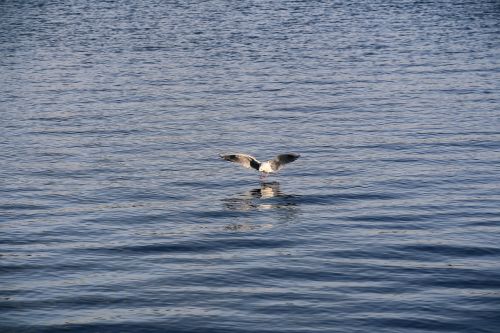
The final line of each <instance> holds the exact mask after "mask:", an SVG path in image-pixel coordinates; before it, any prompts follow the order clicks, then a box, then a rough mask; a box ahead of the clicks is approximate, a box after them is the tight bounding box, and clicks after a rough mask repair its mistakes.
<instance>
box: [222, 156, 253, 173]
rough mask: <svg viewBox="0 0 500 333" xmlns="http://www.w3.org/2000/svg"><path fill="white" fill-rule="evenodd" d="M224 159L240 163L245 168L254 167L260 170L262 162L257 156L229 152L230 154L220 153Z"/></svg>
mask: <svg viewBox="0 0 500 333" xmlns="http://www.w3.org/2000/svg"><path fill="white" fill-rule="evenodd" d="M219 156H220V157H221V158H222V159H225V160H226V161H230V162H234V163H238V164H240V165H242V166H244V167H245V168H254V169H255V170H259V167H260V162H259V161H258V160H257V159H255V157H253V156H250V155H246V154H229V155H219Z"/></svg>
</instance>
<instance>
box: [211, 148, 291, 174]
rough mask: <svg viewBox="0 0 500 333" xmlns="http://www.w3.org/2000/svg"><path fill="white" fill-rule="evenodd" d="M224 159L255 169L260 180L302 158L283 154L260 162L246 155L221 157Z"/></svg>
mask: <svg viewBox="0 0 500 333" xmlns="http://www.w3.org/2000/svg"><path fill="white" fill-rule="evenodd" d="M219 156H220V157H221V158H222V159H224V160H226V161H230V162H234V163H238V164H239V165H241V166H243V167H245V168H247V169H249V168H253V169H255V170H257V171H259V172H260V173H261V176H260V178H261V179H263V178H266V176H267V175H269V174H270V173H275V172H278V171H279V170H281V168H283V166H284V165H285V164H288V163H291V162H293V161H295V160H296V159H298V158H299V157H300V155H299V154H295V153H289V154H281V155H278V156H276V157H275V158H274V159H272V160H269V161H265V162H259V160H257V159H256V158H255V157H253V156H250V155H246V154H229V155H219Z"/></svg>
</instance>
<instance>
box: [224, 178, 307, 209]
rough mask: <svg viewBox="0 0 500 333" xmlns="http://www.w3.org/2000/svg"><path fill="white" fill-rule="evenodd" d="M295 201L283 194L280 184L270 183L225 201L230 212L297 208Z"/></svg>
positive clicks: (293, 197) (292, 197) (262, 184)
mask: <svg viewBox="0 0 500 333" xmlns="http://www.w3.org/2000/svg"><path fill="white" fill-rule="evenodd" d="M270 199H271V200H270ZM274 199H276V200H274ZM294 199H295V196H291V195H285V194H283V193H282V192H281V190H280V183H278V182H269V183H261V184H260V188H255V189H252V190H250V191H248V192H245V193H243V194H241V195H239V196H237V197H234V198H228V199H224V200H223V201H224V205H225V206H226V208H227V209H229V210H236V211H249V210H254V209H273V208H286V207H291V206H296V205H297V204H296V202H295V201H296V200H294Z"/></svg>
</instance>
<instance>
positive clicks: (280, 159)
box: [270, 153, 300, 171]
mask: <svg viewBox="0 0 500 333" xmlns="http://www.w3.org/2000/svg"><path fill="white" fill-rule="evenodd" d="M299 157H300V155H299V154H295V153H289V154H281V155H278V156H276V157H275V158H274V159H273V160H272V161H270V162H271V167H272V168H273V170H274V171H278V170H279V169H281V168H282V167H283V165H285V164H288V163H291V162H293V161H295V160H296V159H298V158H299Z"/></svg>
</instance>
